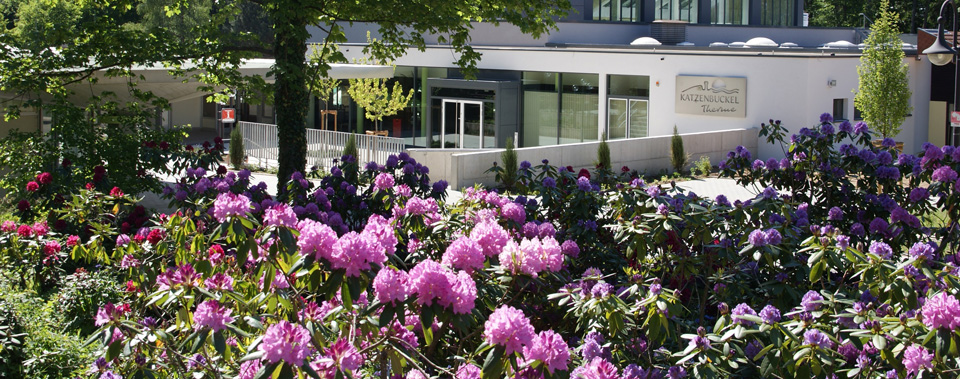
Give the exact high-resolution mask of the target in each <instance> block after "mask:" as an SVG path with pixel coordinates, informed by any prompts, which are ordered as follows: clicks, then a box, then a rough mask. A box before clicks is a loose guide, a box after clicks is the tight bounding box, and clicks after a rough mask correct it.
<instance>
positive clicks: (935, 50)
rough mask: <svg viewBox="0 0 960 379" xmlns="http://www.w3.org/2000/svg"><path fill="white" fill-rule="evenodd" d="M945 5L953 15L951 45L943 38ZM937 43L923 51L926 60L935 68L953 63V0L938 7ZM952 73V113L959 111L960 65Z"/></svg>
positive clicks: (954, 33)
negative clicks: (959, 77)
mask: <svg viewBox="0 0 960 379" xmlns="http://www.w3.org/2000/svg"><path fill="white" fill-rule="evenodd" d="M947 5H950V9H951V10H952V15H953V17H952V18H953V29H952V30H951V31H952V32H953V44H948V43H947V39H946V38H944V30H943V29H944V24H945V23H946V21H947V20H946V18H945V17H946V15H947ZM937 25H938V26H937V42H936V43H934V44H933V45H931V46H930V47H928V48H927V49H926V50H924V51H923V53H924V54H926V55H927V59H929V60H930V63H932V64H934V65H936V66H943V65H946V64H947V63H950V62H954V58H956V56H957V50H955V49H954V48H955V47H956V46H957V6H956V4H954V3H953V0H944V1H943V5H941V6H940V17H937ZM954 70H955V71H954V73H953V111H954V112H958V111H960V91H958V90H957V77H958V76H960V64H954ZM948 130H949V129H948ZM951 134H953V133H949V132H948V133H947V138H948V140H949V138H950V137H951Z"/></svg>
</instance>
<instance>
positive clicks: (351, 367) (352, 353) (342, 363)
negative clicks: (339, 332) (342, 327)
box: [327, 338, 364, 371]
mask: <svg viewBox="0 0 960 379" xmlns="http://www.w3.org/2000/svg"><path fill="white" fill-rule="evenodd" d="M327 356H329V357H330V358H331V359H333V361H334V362H336V365H337V367H340V369H341V370H343V371H355V370H357V369H358V368H360V365H362V364H363V360H364V358H363V355H362V354H360V352H359V351H357V348H356V347H355V346H353V345H352V344H351V343H350V341H348V340H347V339H344V338H341V339H338V340H337V342H335V343H333V344H332V345H330V347H329V348H327Z"/></svg>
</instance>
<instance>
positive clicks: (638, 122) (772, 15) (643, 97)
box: [313, 0, 931, 157]
mask: <svg viewBox="0 0 960 379" xmlns="http://www.w3.org/2000/svg"><path fill="white" fill-rule="evenodd" d="M574 6H575V12H573V13H572V14H571V16H569V17H568V18H566V19H563V20H560V21H559V22H558V30H556V31H554V32H552V33H550V34H549V35H545V36H542V37H541V38H533V37H530V36H527V35H524V34H522V33H520V32H519V30H518V29H517V28H515V27H512V26H509V25H500V26H493V25H491V24H487V23H477V24H475V25H474V30H473V32H472V41H471V45H472V46H473V48H474V49H475V50H477V51H478V52H480V53H482V55H483V56H482V59H481V61H480V63H479V66H478V68H479V71H478V72H477V74H476V78H475V79H469V80H468V79H466V78H465V77H464V75H463V74H462V73H461V71H460V70H459V69H458V68H457V66H456V65H455V63H454V62H455V61H456V60H457V56H456V55H455V53H454V51H453V50H452V49H451V48H450V47H449V46H447V45H444V44H441V43H439V39H434V40H428V41H427V45H428V46H427V48H426V49H425V50H424V51H418V50H415V49H411V50H410V51H408V53H407V54H406V55H405V56H403V57H401V58H400V59H398V60H397V61H396V62H394V64H396V65H397V69H396V71H395V74H394V76H395V80H397V81H399V82H400V83H402V84H403V85H404V88H406V89H412V90H414V93H415V97H414V100H413V101H412V102H411V104H410V106H409V107H408V108H407V109H406V110H404V111H403V112H401V113H400V114H398V115H396V116H394V117H391V118H388V119H385V121H384V123H383V125H385V128H386V129H387V131H388V133H389V134H390V135H391V136H397V137H402V138H405V139H406V141H407V144H408V145H410V146H413V147H434V148H459V149H479V148H497V147H503V146H505V144H506V143H507V140H508V139H512V140H514V141H515V143H516V144H517V145H518V146H520V147H533V146H549V145H562V144H569V143H578V142H590V141H598V140H600V139H601V138H608V139H622V138H637V137H646V136H661V135H666V134H671V133H672V132H673V129H674V126H676V127H677V129H678V130H679V131H680V132H681V133H688V132H689V133H692V132H705V131H711V130H726V129H736V128H749V127H756V126H759V125H760V123H761V122H768V121H769V120H771V119H775V120H782V121H783V124H784V125H786V126H787V127H788V128H789V129H790V130H793V131H798V130H799V129H800V128H802V127H808V126H811V125H813V124H815V123H816V122H817V121H818V120H819V115H820V114H821V113H832V114H833V115H834V118H835V119H838V120H851V121H855V120H857V119H858V112H857V111H856V110H855V109H854V104H853V97H854V94H855V91H856V88H857V82H858V78H857V70H856V68H857V65H858V64H859V59H860V56H861V53H862V50H861V49H862V45H861V42H862V41H863V40H864V39H865V37H866V34H865V33H864V32H863V31H861V30H856V29H840V28H805V27H803V26H802V22H803V17H804V16H803V10H802V1H795V0H769V1H768V0H743V1H737V0H647V1H643V0H593V1H590V0H583V1H581V2H575V3H574ZM368 30H369V31H371V32H373V33H375V31H376V26H375V25H363V24H357V25H354V26H353V28H352V29H351V30H350V31H349V33H348V38H349V40H350V41H351V43H348V44H345V45H343V46H342V49H343V50H344V52H345V54H346V55H347V56H348V58H357V59H359V58H362V48H363V46H364V43H362V41H365V40H366V33H367V31H368ZM322 37H323V35H322V33H321V32H319V31H315V33H314V37H313V38H314V41H320V40H322ZM374 37H376V35H374ZM914 43H915V42H914ZM903 48H904V50H905V52H906V54H907V58H906V59H905V63H906V64H907V65H908V66H909V68H910V75H911V78H910V86H911V90H912V92H913V96H912V97H911V100H910V101H911V105H912V106H913V109H914V112H913V113H912V114H911V115H910V116H908V117H907V119H906V121H905V122H904V127H903V132H902V133H901V135H899V136H898V137H897V139H898V140H900V141H903V142H904V143H905V146H907V150H908V151H914V150H918V149H919V145H920V144H921V143H923V142H925V141H926V140H927V133H928V127H927V125H928V116H927V109H928V108H929V106H928V103H929V94H930V83H929V80H925V78H929V77H930V70H931V69H930V64H929V63H928V62H927V61H926V60H925V59H924V60H920V59H919V58H918V56H917V50H916V46H915V45H911V44H907V43H905V44H904V47H903ZM342 92H345V91H342ZM331 101H332V103H336V104H335V106H336V107H339V108H340V109H341V110H342V113H341V115H348V117H342V116H341V118H340V120H339V122H340V123H341V124H342V125H343V127H344V128H346V129H348V130H356V131H363V130H366V129H369V128H370V126H369V125H372V124H371V123H364V122H363V121H362V110H360V109H358V108H357V107H355V106H351V104H350V101H349V99H348V98H347V97H344V96H342V95H341V96H340V97H338V98H336V99H333V100H331ZM317 103H318V104H319V103H320V102H319V101H318V102H317ZM350 115H352V116H350ZM365 125H366V126H365ZM341 130H342V129H341ZM760 150H761V152H760V154H761V156H764V157H766V156H778V155H780V156H782V155H783V151H782V150H780V148H779V147H775V146H769V145H766V144H761V146H760Z"/></svg>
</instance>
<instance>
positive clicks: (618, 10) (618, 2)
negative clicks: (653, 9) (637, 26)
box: [593, 0, 640, 22]
mask: <svg viewBox="0 0 960 379" xmlns="http://www.w3.org/2000/svg"><path fill="white" fill-rule="evenodd" d="M593 19H594V20H596V21H629V22H636V21H640V1H639V0H593Z"/></svg>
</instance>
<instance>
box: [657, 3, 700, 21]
mask: <svg viewBox="0 0 960 379" xmlns="http://www.w3.org/2000/svg"><path fill="white" fill-rule="evenodd" d="M656 1H657V2H656V8H655V10H654V11H655V12H656V14H655V15H654V16H655V17H654V18H656V19H657V20H679V21H687V22H690V23H691V24H696V23H697V3H699V0H656Z"/></svg>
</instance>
